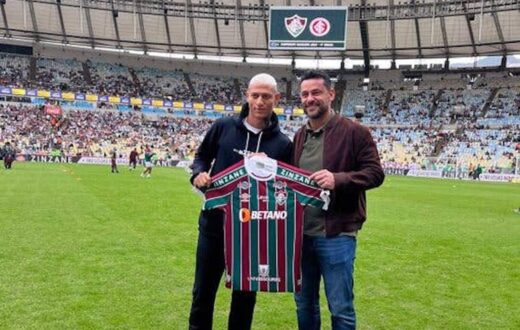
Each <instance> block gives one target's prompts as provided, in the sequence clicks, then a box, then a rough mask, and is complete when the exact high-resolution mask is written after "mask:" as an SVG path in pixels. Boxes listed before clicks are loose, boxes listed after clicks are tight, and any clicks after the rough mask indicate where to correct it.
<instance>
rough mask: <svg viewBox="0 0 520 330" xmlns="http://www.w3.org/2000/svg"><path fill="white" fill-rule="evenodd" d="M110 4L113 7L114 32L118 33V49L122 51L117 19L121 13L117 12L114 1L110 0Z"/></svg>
mask: <svg viewBox="0 0 520 330" xmlns="http://www.w3.org/2000/svg"><path fill="white" fill-rule="evenodd" d="M110 4H111V5H112V22H113V23H114V31H115V33H116V38H117V40H116V42H117V45H116V48H118V49H121V48H123V47H122V46H121V38H120V37H119V27H118V26H117V19H116V18H117V17H118V16H119V11H117V10H116V9H115V7H114V0H110Z"/></svg>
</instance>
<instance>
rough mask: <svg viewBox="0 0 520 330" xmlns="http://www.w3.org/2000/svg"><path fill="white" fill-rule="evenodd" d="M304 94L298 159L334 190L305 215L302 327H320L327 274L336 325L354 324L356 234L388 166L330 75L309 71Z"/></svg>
mask: <svg viewBox="0 0 520 330" xmlns="http://www.w3.org/2000/svg"><path fill="white" fill-rule="evenodd" d="M300 97H301V102H302V104H303V108H304V110H305V114H306V115H307V117H308V118H309V120H308V122H307V124H306V125H305V126H303V127H302V128H300V130H299V131H298V132H297V133H296V135H295V137H294V150H293V159H292V161H293V163H294V164H295V165H297V166H299V167H301V168H303V169H306V170H308V171H311V172H312V175H311V178H312V179H313V180H315V181H316V182H317V183H318V185H319V186H320V187H322V188H325V189H329V190H330V191H331V204H330V206H329V209H328V210H327V211H323V210H319V209H317V208H312V207H308V208H306V210H305V217H304V239H303V254H302V274H303V275H302V291H301V292H300V293H298V294H296V295H295V300H296V307H297V315H298V327H299V329H320V324H321V319H320V305H319V289H320V280H321V277H323V281H324V284H325V294H326V296H327V301H328V305H329V309H330V313H331V319H332V328H333V329H355V327H356V314H355V310H354V304H353V299H354V294H353V284H354V278H353V272H354V259H355V256H356V237H357V233H358V231H359V230H360V229H361V227H362V225H363V222H364V221H365V219H366V197H365V191H366V190H368V189H371V188H375V187H378V186H380V185H381V184H382V183H383V180H384V172H383V168H382V167H381V163H380V160H379V154H378V152H377V148H376V145H375V143H374V140H373V139H372V136H371V135H370V132H369V130H368V129H367V128H366V127H363V126H361V125H360V124H358V123H355V122H353V121H351V120H349V119H347V118H344V117H342V116H340V115H338V114H335V113H334V110H333V109H332V101H333V100H334V97H335V91H334V88H333V87H332V85H331V81H330V78H329V76H328V75H327V74H325V73H323V72H316V71H310V72H307V73H306V74H305V75H304V76H303V77H302V78H301V82H300Z"/></svg>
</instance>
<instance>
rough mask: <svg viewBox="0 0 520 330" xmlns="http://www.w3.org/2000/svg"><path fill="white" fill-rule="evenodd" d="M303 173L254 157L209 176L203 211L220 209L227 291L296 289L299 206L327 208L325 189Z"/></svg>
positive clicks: (300, 229) (300, 225) (298, 283)
mask: <svg viewBox="0 0 520 330" xmlns="http://www.w3.org/2000/svg"><path fill="white" fill-rule="evenodd" d="M308 175H309V172H306V171H304V170H302V169H299V168H296V167H293V166H290V165H288V164H285V163H283V162H277V161H276V160H274V159H271V158H268V157H263V156H253V157H246V158H244V160H242V161H240V162H238V163H236V164H235V165H232V166H230V167H228V168H227V169H225V170H224V171H222V172H220V173H218V174H216V175H215V176H214V177H213V178H212V183H211V186H210V187H209V188H208V190H207V191H206V192H205V194H204V196H205V202H204V206H203V208H204V209H213V208H221V209H223V210H224V211H225V214H226V215H225V221H224V253H225V260H226V286H227V287H228V288H233V289H234V290H241V291H269V292H294V291H296V292H298V291H300V288H301V267H300V264H301V260H300V259H301V245H302V236H303V208H304V207H305V206H306V205H310V206H313V207H318V208H324V209H326V208H327V206H328V191H324V190H322V189H321V188H319V187H318V186H317V184H316V183H315V182H314V181H312V180H311V179H310V178H309V177H308Z"/></svg>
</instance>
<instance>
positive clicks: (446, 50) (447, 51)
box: [439, 16, 450, 59]
mask: <svg viewBox="0 0 520 330" xmlns="http://www.w3.org/2000/svg"><path fill="white" fill-rule="evenodd" d="M439 20H440V22H441V33H442V43H443V45H444V53H445V55H446V59H449V58H450V48H449V44H448V35H447V34H446V21H445V20H444V17H443V16H441V17H439Z"/></svg>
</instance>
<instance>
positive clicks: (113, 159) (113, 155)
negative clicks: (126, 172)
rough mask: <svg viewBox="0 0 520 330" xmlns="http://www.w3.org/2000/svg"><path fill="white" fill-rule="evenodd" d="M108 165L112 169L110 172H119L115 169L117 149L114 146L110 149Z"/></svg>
mask: <svg viewBox="0 0 520 330" xmlns="http://www.w3.org/2000/svg"><path fill="white" fill-rule="evenodd" d="M110 167H111V169H112V173H119V170H118V169H117V150H116V148H114V149H112V151H111V152H110Z"/></svg>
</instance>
